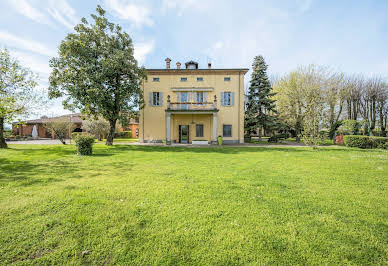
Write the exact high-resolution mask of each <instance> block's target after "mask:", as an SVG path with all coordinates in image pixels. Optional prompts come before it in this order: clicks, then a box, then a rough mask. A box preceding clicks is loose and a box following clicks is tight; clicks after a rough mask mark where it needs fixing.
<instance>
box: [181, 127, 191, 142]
mask: <svg viewBox="0 0 388 266" xmlns="http://www.w3.org/2000/svg"><path fill="white" fill-rule="evenodd" d="M179 143H186V144H187V143H189V126H188V125H179Z"/></svg>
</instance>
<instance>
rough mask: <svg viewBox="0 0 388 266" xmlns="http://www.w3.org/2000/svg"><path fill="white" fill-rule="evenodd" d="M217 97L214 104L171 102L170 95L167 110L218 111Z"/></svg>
mask: <svg viewBox="0 0 388 266" xmlns="http://www.w3.org/2000/svg"><path fill="white" fill-rule="evenodd" d="M216 109H217V97H216V96H214V101H213V102H171V101H170V95H168V96H167V110H198V111H200V110H216Z"/></svg>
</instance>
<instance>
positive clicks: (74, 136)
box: [71, 132, 82, 140]
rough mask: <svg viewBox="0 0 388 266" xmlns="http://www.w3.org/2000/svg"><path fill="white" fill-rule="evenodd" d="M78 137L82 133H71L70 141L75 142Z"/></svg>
mask: <svg viewBox="0 0 388 266" xmlns="http://www.w3.org/2000/svg"><path fill="white" fill-rule="evenodd" d="M80 135H82V132H73V133H71V139H73V140H75V139H76V138H77V137H78V136H80Z"/></svg>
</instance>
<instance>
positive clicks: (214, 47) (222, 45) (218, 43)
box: [213, 41, 224, 49]
mask: <svg viewBox="0 0 388 266" xmlns="http://www.w3.org/2000/svg"><path fill="white" fill-rule="evenodd" d="M223 47H224V43H223V42H222V41H218V42H216V43H215V44H214V45H213V49H222V48H223Z"/></svg>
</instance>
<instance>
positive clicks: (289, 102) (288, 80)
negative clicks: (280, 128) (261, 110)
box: [274, 71, 305, 142]
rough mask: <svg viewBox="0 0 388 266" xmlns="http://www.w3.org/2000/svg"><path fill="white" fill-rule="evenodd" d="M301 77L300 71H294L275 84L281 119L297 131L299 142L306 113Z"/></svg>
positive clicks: (296, 135)
mask: <svg viewBox="0 0 388 266" xmlns="http://www.w3.org/2000/svg"><path fill="white" fill-rule="evenodd" d="M301 78H302V77H301V75H300V73H299V72H298V71H293V72H291V73H289V74H288V75H286V76H284V77H282V78H281V79H279V80H278V81H277V82H276V83H275V84H274V90H275V92H276V93H277V94H276V96H275V98H276V103H277V110H278V114H279V119H280V120H281V121H283V122H284V123H285V124H286V125H287V126H288V127H289V128H290V129H292V131H294V132H295V137H296V140H297V141H298V142H299V140H300V134H301V132H302V129H303V121H304V113H305V98H304V97H305V95H304V93H303V90H302V87H301V86H300V83H301Z"/></svg>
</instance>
